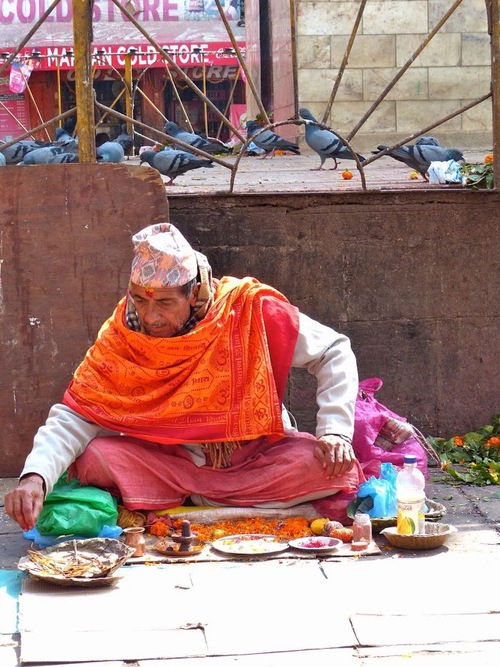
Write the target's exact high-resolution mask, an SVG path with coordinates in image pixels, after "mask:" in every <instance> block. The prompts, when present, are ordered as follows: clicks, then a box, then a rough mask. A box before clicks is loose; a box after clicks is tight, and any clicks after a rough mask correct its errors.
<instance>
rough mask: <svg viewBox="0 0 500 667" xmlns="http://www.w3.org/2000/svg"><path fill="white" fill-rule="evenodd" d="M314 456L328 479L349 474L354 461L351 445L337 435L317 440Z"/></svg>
mask: <svg viewBox="0 0 500 667" xmlns="http://www.w3.org/2000/svg"><path fill="white" fill-rule="evenodd" d="M314 455H315V456H316V458H317V459H318V460H319V461H320V462H321V463H322V464H323V469H324V471H325V475H326V477H327V478H328V479H330V478H331V477H336V476H337V475H343V474H344V473H346V472H349V470H351V469H352V467H353V466H354V463H355V461H356V456H355V454H354V450H353V448H352V445H351V444H349V443H348V442H347V441H346V440H344V439H343V438H340V437H339V436H337V435H322V436H321V437H320V438H318V442H317V445H316V448H315V450H314Z"/></svg>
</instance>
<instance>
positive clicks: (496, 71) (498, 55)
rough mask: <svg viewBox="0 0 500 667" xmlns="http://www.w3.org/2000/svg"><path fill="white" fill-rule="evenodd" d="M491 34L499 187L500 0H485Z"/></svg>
mask: <svg viewBox="0 0 500 667" xmlns="http://www.w3.org/2000/svg"><path fill="white" fill-rule="evenodd" d="M487 5H489V7H487V9H488V10H489V11H488V18H489V27H490V34H491V92H492V97H493V103H492V115H493V118H492V122H493V179H494V185H495V189H496V190H498V189H499V188H500V0H489V1H488V2H487Z"/></svg>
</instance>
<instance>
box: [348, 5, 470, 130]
mask: <svg viewBox="0 0 500 667" xmlns="http://www.w3.org/2000/svg"><path fill="white" fill-rule="evenodd" d="M462 2H463V0H455V2H454V3H453V6H452V7H450V9H449V10H448V11H447V12H446V14H445V15H444V16H443V17H442V19H441V20H440V21H438V23H436V25H435V26H434V28H433V29H432V30H431V32H430V33H429V34H428V35H427V37H426V38H425V39H424V41H423V42H422V43H421V44H420V46H419V47H418V49H417V50H416V51H415V52H414V53H413V54H412V55H411V56H410V57H409V58H408V60H407V61H406V62H405V64H404V65H403V66H402V67H401V69H400V70H399V71H398V73H397V74H396V75H395V76H394V78H393V79H392V80H391V81H390V82H389V83H388V84H387V86H386V87H385V88H384V90H383V91H382V92H381V93H380V95H379V96H378V97H377V99H376V100H375V102H374V103H373V104H372V105H371V107H370V108H369V109H368V111H367V112H366V113H365V114H364V116H363V117H362V118H360V120H359V121H358V122H357V124H356V125H355V126H354V127H353V129H352V130H351V131H350V132H349V134H348V135H347V138H348V139H349V140H351V139H352V138H353V137H354V135H355V134H357V133H358V131H359V129H360V128H361V127H362V126H363V125H364V124H365V123H366V121H367V120H368V118H369V117H370V116H371V115H372V113H373V112H374V111H375V109H376V108H377V107H378V105H379V104H380V103H381V102H382V100H383V99H384V98H385V97H386V95H387V94H388V93H389V92H390V91H391V90H392V89H393V88H394V86H395V85H396V83H397V82H398V81H399V79H400V78H401V77H402V76H403V74H404V73H405V72H406V70H407V69H408V68H409V67H410V65H413V63H414V61H415V59H416V58H417V56H419V55H420V53H421V52H422V51H423V50H424V48H425V47H426V46H427V44H428V43H429V42H430V41H431V39H432V38H433V37H434V35H435V34H436V33H437V32H438V31H439V30H441V28H442V26H443V25H444V24H445V23H446V21H447V20H448V19H449V18H450V16H451V15H452V14H453V12H454V11H455V10H456V9H457V7H458V6H459V5H461V4H462Z"/></svg>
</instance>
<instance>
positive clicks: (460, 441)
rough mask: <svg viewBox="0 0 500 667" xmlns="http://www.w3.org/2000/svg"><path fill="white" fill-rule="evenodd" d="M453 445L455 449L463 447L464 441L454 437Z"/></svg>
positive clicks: (457, 436) (458, 436)
mask: <svg viewBox="0 0 500 667" xmlns="http://www.w3.org/2000/svg"><path fill="white" fill-rule="evenodd" d="M453 444H454V445H455V447H463V446H464V444H465V443H464V439H463V438H462V437H461V436H460V435H456V436H455V437H454V438H453Z"/></svg>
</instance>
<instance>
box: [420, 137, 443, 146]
mask: <svg viewBox="0 0 500 667" xmlns="http://www.w3.org/2000/svg"><path fill="white" fill-rule="evenodd" d="M415 143H416V145H417V146H424V145H425V146H441V144H440V143H439V139H438V138H437V137H431V136H430V135H429V136H426V137H419V138H418V139H417V140H416V142H415Z"/></svg>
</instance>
